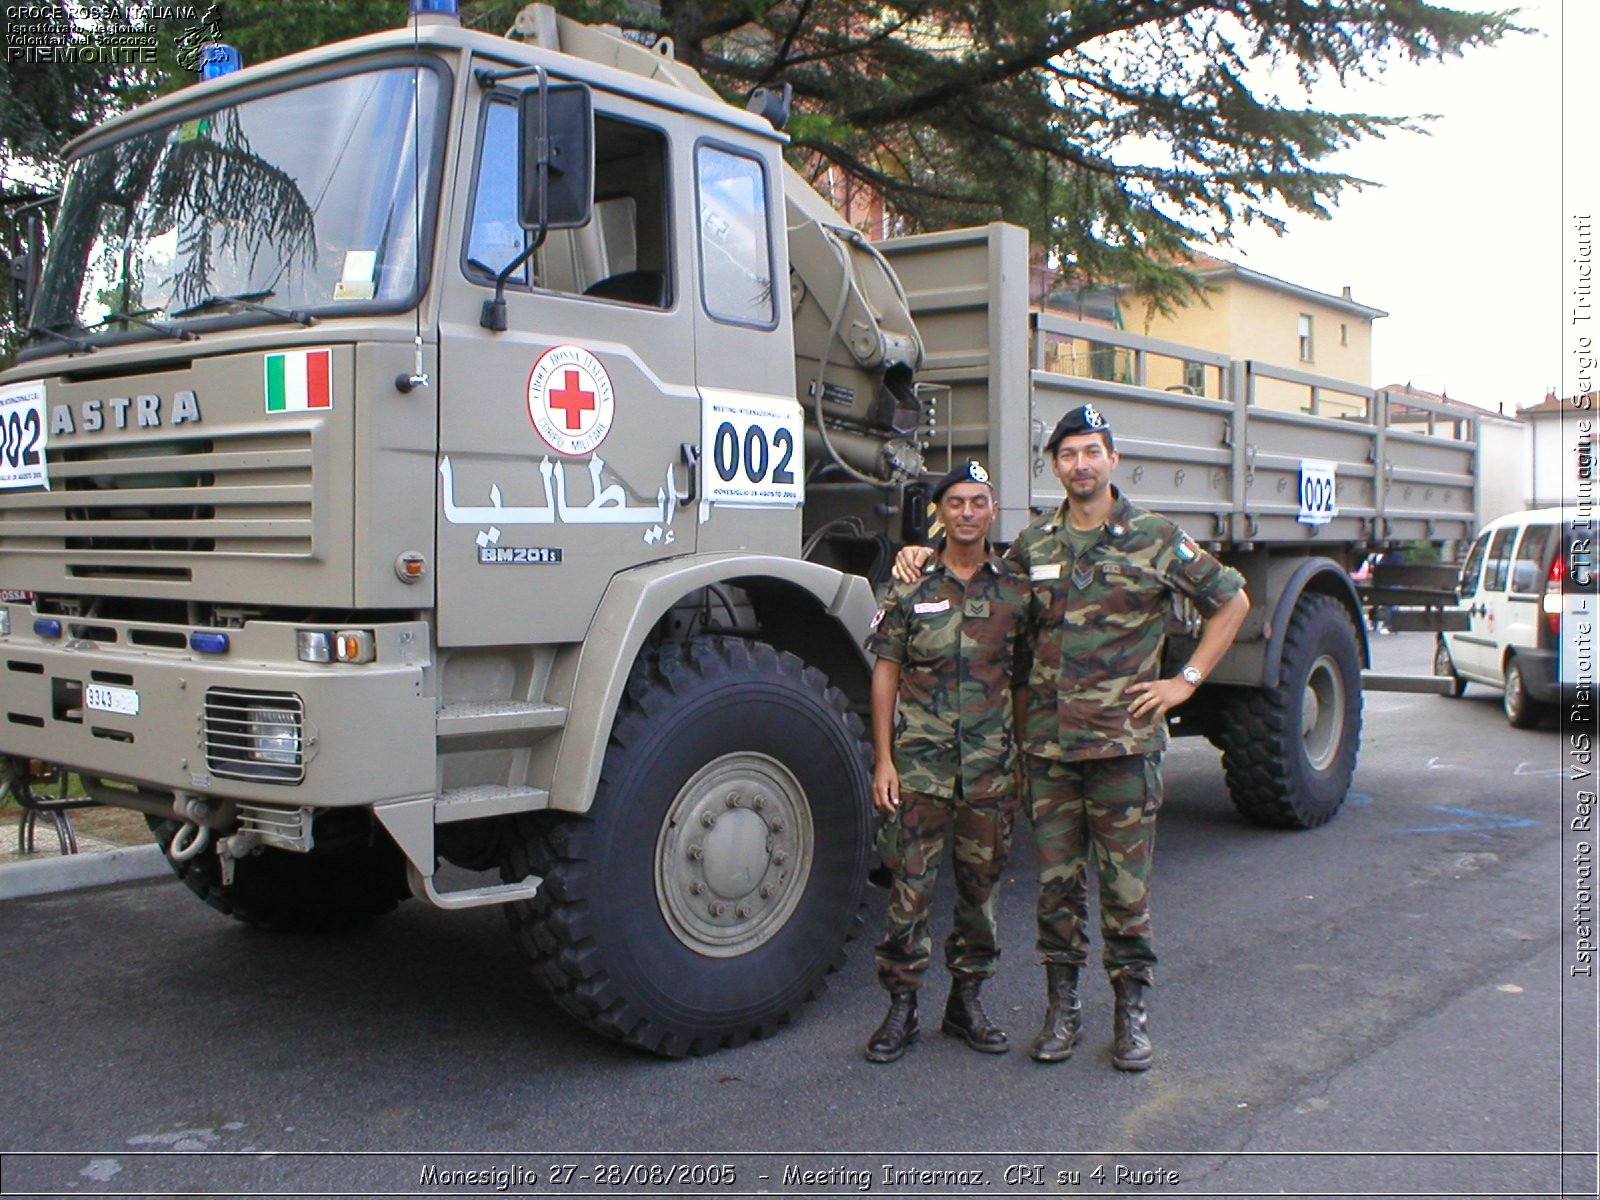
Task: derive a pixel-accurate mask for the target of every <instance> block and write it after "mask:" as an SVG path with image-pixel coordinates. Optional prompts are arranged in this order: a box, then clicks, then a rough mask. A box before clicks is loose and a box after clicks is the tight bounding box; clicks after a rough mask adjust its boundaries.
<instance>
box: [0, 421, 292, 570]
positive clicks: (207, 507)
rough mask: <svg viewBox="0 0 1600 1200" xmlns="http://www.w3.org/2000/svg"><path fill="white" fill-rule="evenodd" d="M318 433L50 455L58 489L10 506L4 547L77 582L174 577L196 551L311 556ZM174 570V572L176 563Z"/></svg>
mask: <svg viewBox="0 0 1600 1200" xmlns="http://www.w3.org/2000/svg"><path fill="white" fill-rule="evenodd" d="M311 438H312V433H311V430H309V429H304V428H301V429H281V428H280V429H238V430H233V431H226V432H224V431H218V430H215V429H212V430H209V431H207V433H206V435H205V436H204V437H200V436H194V437H183V436H171V437H164V438H162V439H161V440H160V441H124V442H120V443H115V442H113V443H106V444H94V445H87V446H83V445H80V446H65V447H57V446H51V447H49V448H48V450H47V456H48V462H49V472H50V483H51V489H50V490H49V491H44V492H32V493H28V494H24V495H15V496H9V497H7V503H6V506H5V511H4V518H3V521H0V549H5V550H26V551H56V552H60V553H62V554H63V556H64V557H65V558H66V560H67V563H68V571H69V573H70V574H72V575H75V576H79V577H104V576H114V577H123V578H136V579H137V578H170V577H173V576H174V575H175V574H176V575H180V576H187V574H188V572H187V571H185V570H183V569H182V568H180V567H178V566H176V563H177V562H179V561H181V559H182V558H187V557H188V556H190V555H193V554H197V553H199V554H210V553H235V554H265V555H273V556H309V555H310V554H311V553H312V533H313V524H312V443H311ZM169 564H172V565H169Z"/></svg>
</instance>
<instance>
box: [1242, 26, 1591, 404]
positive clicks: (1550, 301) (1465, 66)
mask: <svg viewBox="0 0 1600 1200" xmlns="http://www.w3.org/2000/svg"><path fill="white" fill-rule="evenodd" d="M1453 6H1454V7H1473V8H1480V9H1483V8H1503V7H1509V5H1506V4H1494V3H1492V0H1491V2H1490V3H1483V4H1474V5H1470V6H1469V5H1468V4H1466V3H1459V4H1456V5H1453ZM1518 7H1519V8H1521V10H1522V12H1521V14H1520V15H1519V16H1518V17H1517V22H1518V23H1519V24H1521V25H1525V26H1532V27H1534V28H1536V29H1537V30H1538V32H1536V33H1533V34H1524V35H1513V36H1510V37H1508V38H1506V39H1504V40H1502V41H1501V42H1500V43H1499V44H1498V45H1495V46H1491V47H1489V48H1487V49H1479V50H1471V51H1468V52H1467V54H1466V55H1465V57H1463V58H1459V59H1449V60H1447V61H1446V62H1444V63H1443V64H1440V63H1432V64H1428V65H1425V66H1413V65H1412V64H1410V63H1400V64H1398V65H1395V66H1392V67H1391V68H1390V69H1389V70H1387V71H1386V72H1385V73H1384V74H1383V75H1382V76H1381V77H1380V78H1379V79H1377V80H1375V81H1357V83H1356V84H1355V85H1353V86H1351V87H1349V88H1343V89H1341V88H1340V87H1339V85H1338V84H1337V82H1336V81H1335V82H1332V83H1330V84H1327V85H1325V86H1321V87H1319V88H1318V90H1316V91H1315V92H1314V93H1313V94H1312V97H1311V100H1312V103H1313V104H1315V105H1316V106H1317V107H1322V108H1330V109H1337V110H1340V111H1350V112H1373V113H1381V114H1385V115H1408V116H1410V115H1417V114H1421V113H1436V114H1438V116H1439V119H1438V120H1436V121H1434V122H1432V123H1431V125H1430V126H1429V129H1430V134H1429V135H1428V136H1419V135H1415V134H1404V133H1398V134H1392V135H1391V136H1390V137H1389V138H1387V139H1385V140H1383V141H1369V142H1366V143H1364V144H1361V145H1359V146H1357V147H1355V148H1353V149H1351V150H1348V151H1345V152H1344V153H1342V154H1340V155H1339V156H1337V157H1336V158H1334V159H1332V160H1330V165H1331V166H1332V167H1333V168H1334V169H1336V170H1341V171H1345V172H1347V173H1349V174H1352V175H1358V176H1361V177H1363V178H1366V179H1370V180H1373V181H1375V182H1377V183H1381V184H1383V185H1384V186H1382V187H1374V188H1368V189H1366V190H1364V191H1362V192H1360V193H1347V194H1346V197H1345V199H1344V200H1342V201H1341V202H1340V204H1339V206H1338V208H1337V209H1335V210H1334V215H1333V217H1332V219H1330V220H1326V221H1323V220H1318V219H1316V218H1314V217H1302V216H1296V217H1293V218H1291V220H1290V223H1289V229H1288V232H1287V234H1286V236H1284V237H1282V238H1279V237H1275V236H1273V235H1272V234H1271V233H1270V232H1268V231H1265V230H1256V229H1250V230H1246V231H1244V232H1243V233H1242V234H1241V235H1240V236H1239V237H1238V239H1237V240H1236V241H1235V242H1234V243H1233V244H1232V245H1231V246H1229V247H1226V248H1222V249H1220V250H1219V253H1220V254H1221V255H1222V256H1223V257H1226V258H1229V259H1231V260H1233V261H1235V262H1238V263H1240V264H1242V265H1244V266H1248V267H1250V268H1252V269H1254V270H1257V271H1263V272H1265V273H1267V274H1269V275H1275V276H1277V277H1279V278H1281V279H1286V280H1289V281H1290V282H1293V283H1297V284H1301V285H1303V286H1305V287H1310V288H1315V289H1316V290H1318V291H1323V292H1331V293H1333V294H1334V295H1338V294H1339V293H1340V292H1341V290H1342V289H1343V288H1344V287H1345V286H1346V285H1348V286H1349V287H1350V288H1351V289H1352V294H1353V296H1354V298H1355V299H1356V300H1357V301H1358V302H1360V303H1363V304H1368V305H1371V306H1373V307H1375V308H1380V309H1383V310H1384V311H1385V312H1387V313H1389V314H1390V315H1389V316H1387V317H1384V318H1381V319H1380V320H1378V321H1377V322H1376V324H1375V326H1374V332H1373V379H1372V382H1373V384H1374V385H1378V386H1383V385H1387V384H1405V383H1407V382H1410V383H1412V384H1414V385H1415V386H1416V387H1418V388H1422V389H1425V390H1427V391H1430V392H1442V393H1444V394H1446V395H1448V396H1450V397H1451V398H1452V399H1456V400H1463V401H1466V402H1468V403H1471V404H1476V405H1478V406H1480V407H1483V408H1488V409H1498V408H1500V407H1501V406H1502V405H1503V406H1504V408H1505V411H1507V412H1512V411H1514V410H1515V409H1517V408H1522V407H1525V406H1527V405H1530V404H1535V403H1538V402H1539V401H1540V400H1542V399H1544V396H1545V393H1546V391H1547V390H1549V389H1551V388H1556V389H1558V390H1559V391H1560V393H1561V394H1562V395H1573V394H1576V392H1577V385H1578V382H1579V379H1578V375H1579V371H1578V365H1577V354H1576V349H1577V347H1576V345H1575V342H1574V338H1575V337H1576V336H1577V334H1576V333H1575V332H1574V331H1575V330H1578V329H1582V328H1584V326H1579V325H1574V324H1572V323H1571V322H1569V321H1568V320H1567V317H1568V315H1569V313H1570V310H1571V307H1572V303H1573V295H1572V292H1573V289H1574V288H1575V287H1576V286H1577V281H1576V267H1575V266H1574V264H1573V259H1574V258H1575V257H1576V256H1577V255H1578V254H1579V253H1580V250H1579V246H1578V236H1577V233H1576V226H1575V225H1574V222H1573V220H1572V218H1573V217H1574V216H1575V215H1577V214H1580V213H1586V214H1589V215H1594V214H1595V208H1596V204H1597V202H1600V189H1597V188H1596V184H1595V176H1596V160H1597V158H1600V135H1597V133H1596V125H1595V121H1596V114H1597V113H1600V85H1597V75H1600V3H1597V2H1596V0H1526V2H1525V3H1522V4H1520V5H1518ZM1563 143H1565V145H1564V144H1563ZM1563 190H1565V191H1566V193H1567V195H1566V196H1565V197H1563ZM1563 267H1565V268H1566V272H1565V276H1564V273H1563ZM1564 331H1565V333H1566V336H1565V337H1564V336H1563V333H1564ZM1596 336H1600V332H1597V335H1596ZM1591 378H1592V376H1591ZM1588 386H1589V387H1590V388H1592V387H1593V386H1594V385H1593V383H1592V382H1590V383H1589V385H1588Z"/></svg>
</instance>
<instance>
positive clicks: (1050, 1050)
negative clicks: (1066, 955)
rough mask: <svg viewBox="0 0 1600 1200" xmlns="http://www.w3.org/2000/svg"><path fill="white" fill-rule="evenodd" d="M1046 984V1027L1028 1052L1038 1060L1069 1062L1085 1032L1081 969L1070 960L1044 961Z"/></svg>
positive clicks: (1041, 1030)
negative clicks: (1082, 1020) (1080, 993)
mask: <svg viewBox="0 0 1600 1200" xmlns="http://www.w3.org/2000/svg"><path fill="white" fill-rule="evenodd" d="M1044 986H1045V992H1046V994H1047V995H1048V996H1049V1003H1048V1004H1047V1005H1046V1006H1045V1010H1044V1027H1043V1028H1042V1029H1040V1030H1039V1036H1038V1037H1036V1038H1034V1039H1033V1046H1032V1048H1031V1049H1030V1050H1029V1051H1028V1053H1029V1054H1031V1055H1032V1056H1033V1060H1034V1061H1035V1062H1042V1063H1053V1062H1066V1060H1067V1059H1069V1058H1071V1057H1072V1048H1073V1047H1074V1046H1076V1045H1077V1044H1078V1039H1079V1038H1080V1037H1081V1036H1083V1033H1082V1022H1081V1017H1082V1012H1083V1005H1082V1004H1080V1003H1079V1001H1078V968H1077V967H1075V966H1073V965H1072V964H1070V963H1045V965H1044Z"/></svg>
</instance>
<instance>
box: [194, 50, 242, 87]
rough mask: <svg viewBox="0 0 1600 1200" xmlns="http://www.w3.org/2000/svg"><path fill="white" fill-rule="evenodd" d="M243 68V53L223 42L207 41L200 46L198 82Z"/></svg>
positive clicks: (217, 77) (220, 76) (230, 73)
mask: <svg viewBox="0 0 1600 1200" xmlns="http://www.w3.org/2000/svg"><path fill="white" fill-rule="evenodd" d="M243 69H244V55H242V54H240V53H239V50H238V47H236V46H230V45H228V44H227V43H225V42H207V43H206V44H205V45H204V46H201V47H200V82H201V83H204V82H205V81H206V80H208V79H220V78H222V77H223V76H224V75H232V74H233V73H234V72H235V71H242V70H243Z"/></svg>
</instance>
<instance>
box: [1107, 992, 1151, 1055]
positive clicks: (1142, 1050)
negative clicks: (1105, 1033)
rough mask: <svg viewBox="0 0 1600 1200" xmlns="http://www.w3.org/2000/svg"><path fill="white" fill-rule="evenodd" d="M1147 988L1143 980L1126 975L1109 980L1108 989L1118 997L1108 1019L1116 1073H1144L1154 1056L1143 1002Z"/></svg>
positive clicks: (1148, 1019)
mask: <svg viewBox="0 0 1600 1200" xmlns="http://www.w3.org/2000/svg"><path fill="white" fill-rule="evenodd" d="M1148 986H1149V984H1147V983H1145V981H1144V980H1142V979H1134V978H1132V977H1130V976H1127V975H1119V976H1117V977H1116V978H1115V979H1113V980H1112V981H1111V990H1112V991H1113V992H1115V993H1116V994H1117V1007H1116V1010H1115V1011H1114V1012H1113V1014H1112V1020H1111V1029H1112V1033H1111V1065H1112V1066H1114V1067H1116V1068H1117V1070H1119V1071H1147V1070H1149V1069H1150V1062H1151V1060H1152V1059H1153V1058H1154V1057H1155V1048H1154V1047H1152V1046H1151V1045H1150V1029H1149V1021H1150V1014H1149V1013H1148V1011H1147V1010H1146V1009H1145V1003H1144V992H1145V988H1147V987H1148Z"/></svg>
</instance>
